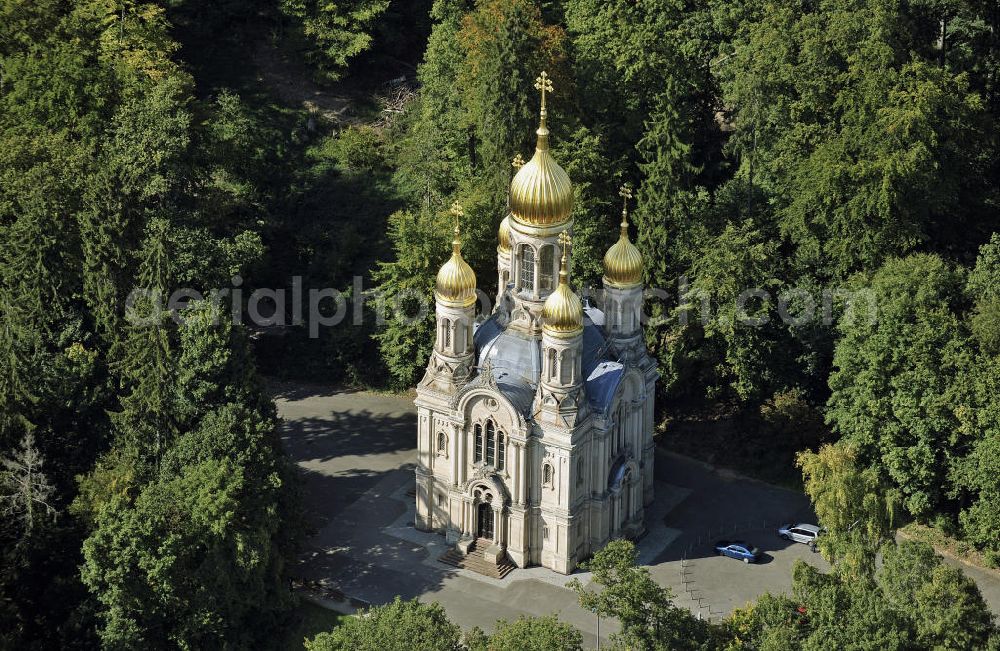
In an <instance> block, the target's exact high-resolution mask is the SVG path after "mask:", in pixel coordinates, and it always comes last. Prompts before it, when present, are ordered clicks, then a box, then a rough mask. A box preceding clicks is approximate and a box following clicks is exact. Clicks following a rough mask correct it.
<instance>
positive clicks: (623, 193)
mask: <svg viewBox="0 0 1000 651" xmlns="http://www.w3.org/2000/svg"><path fill="white" fill-rule="evenodd" d="M618 196H619V197H621V198H622V223H621V227H622V234H623V235H627V234H628V200H629V199H631V198H632V186H631V185H629V184H628V183H625V184H624V185H622V187H621V189H620V190H618Z"/></svg>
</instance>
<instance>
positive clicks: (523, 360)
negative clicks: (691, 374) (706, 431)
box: [415, 73, 658, 573]
mask: <svg viewBox="0 0 1000 651" xmlns="http://www.w3.org/2000/svg"><path fill="white" fill-rule="evenodd" d="M538 82H539V83H538V84H537V85H536V87H538V88H540V89H542V117H541V124H540V126H539V128H538V132H537V133H538V145H537V148H536V151H535V154H534V156H533V157H532V159H531V161H529V162H528V163H527V164H524V165H523V166H522V167H520V169H519V170H518V172H517V174H516V175H515V177H514V180H513V182H512V184H511V192H510V214H509V215H508V216H507V217H506V218H505V219H504V220H503V222H502V223H501V226H500V231H499V234H498V239H499V243H498V247H497V268H498V280H499V287H500V296H499V297H498V301H497V305H496V308H495V309H494V310H493V313H492V314H491V315H489V316H488V318H483V317H485V316H486V315H483V316H481V317H480V318H479V319H478V320H477V318H476V280H475V274H474V273H473V272H472V269H471V268H469V265H468V264H467V263H466V262H465V261H464V260H463V259H462V256H461V244H460V241H459V238H458V228H457V227H456V237H455V242H454V244H453V247H454V249H453V254H452V257H451V259H450V260H449V261H448V262H447V263H445V265H444V266H443V267H442V268H441V270H440V272H439V273H438V277H437V285H436V291H435V302H436V321H437V330H436V337H435V342H434V350H433V353H432V355H431V358H430V362H429V363H428V366H427V372H426V374H425V376H424V378H423V380H422V381H421V382H420V384H419V386H418V388H417V399H416V406H417V411H418V415H417V428H418V433H417V436H418V445H417V449H418V461H417V468H416V522H415V525H416V527H417V528H418V529H421V530H425V531H438V532H440V533H442V534H443V535H444V536H446V538H447V540H448V541H449V542H453V543H455V545H456V546H457V548H458V549H459V550H460V551H462V552H463V553H468V552H469V550H470V548H471V547H472V546H473V545H474V544H476V545H477V546H478V545H486V547H487V548H486V549H485V550H481V551H483V552H484V554H485V558H487V559H490V560H500V559H503V558H508V559H510V561H512V562H513V563H514V564H515V565H516V566H518V567H526V566H529V565H542V566H544V567H547V568H551V569H553V570H555V571H557V572H562V573H570V572H572V571H573V569H574V568H575V567H576V565H577V564H578V563H579V562H580V561H581V560H583V559H585V558H587V557H588V556H590V555H591V554H593V553H594V552H595V551H596V550H598V549H600V548H601V547H602V546H603V545H604V544H606V543H607V542H608V541H609V540H611V539H613V538H617V537H636V536H638V535H639V534H641V533H642V532H643V530H644V524H643V521H644V507H645V506H646V505H648V504H649V503H650V502H651V501H652V499H653V456H654V455H653V438H652V433H653V397H654V393H655V383H656V380H657V377H658V376H657V371H656V365H655V363H654V361H653V360H652V358H651V357H650V355H649V354H648V353H647V351H646V347H645V343H644V340H643V337H642V331H641V325H640V314H641V308H642V294H643V286H642V257H641V255H640V254H639V252H638V250H637V249H636V248H635V247H634V246H633V245H632V243H631V242H630V241H629V238H628V231H627V221H626V218H625V214H624V212H623V219H622V225H621V237H620V239H619V240H618V242H617V243H616V244H615V245H614V246H612V247H611V249H610V250H609V251H608V253H607V255H605V258H604V279H603V291H602V292H600V295H599V296H598V297H597V300H596V301H594V302H593V304H592V303H591V302H590V301H588V303H587V304H584V303H582V302H581V301H580V299H579V298H577V296H576V295H575V294H574V293H573V292H572V290H571V289H570V287H569V276H570V274H569V267H570V260H571V258H570V244H569V243H570V240H571V236H572V232H573V221H572V217H571V213H572V206H573V193H572V186H571V184H570V180H569V177H568V176H567V175H566V173H565V171H563V170H562V168H561V167H559V165H558V164H557V163H556V162H555V160H554V159H553V158H552V156H551V155H550V153H549V145H548V136H549V132H548V128H547V126H546V108H545V92H546V91H547V90H549V89H550V88H551V86H550V82H549V81H548V80H547V78H546V76H545V74H544V73H542V76H541V77H540V78H539V80H538ZM626 194H627V193H626ZM625 200H626V202H627V200H628V196H626V197H625ZM560 260H561V262H560ZM557 272H558V273H557ZM477 540H478V543H477V542H476V541H477Z"/></svg>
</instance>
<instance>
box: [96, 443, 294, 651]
mask: <svg viewBox="0 0 1000 651" xmlns="http://www.w3.org/2000/svg"><path fill="white" fill-rule="evenodd" d="M260 488H261V486H259V485H256V484H255V482H253V481H252V480H251V479H250V478H249V477H248V476H247V470H246V469H245V468H242V467H241V466H240V465H239V464H238V463H237V462H234V461H230V460H228V459H213V460H206V461H202V462H200V463H195V464H190V465H185V466H183V467H182V469H181V470H180V472H179V473H178V474H177V475H173V474H165V476H164V477H162V478H160V479H157V480H154V481H153V482H151V483H150V484H148V485H147V486H146V487H144V488H143V490H142V492H141V493H140V495H139V497H138V498H137V499H136V502H135V504H134V505H133V504H128V503H125V502H122V501H115V502H113V503H111V504H109V505H108V506H107V508H105V509H104V510H103V511H101V512H100V513H99V514H98V516H97V521H96V528H95V530H94V533H93V534H92V535H91V537H90V538H88V539H87V541H86V542H85V544H84V556H85V558H86V562H85V564H84V566H83V580H84V582H85V583H86V584H87V586H88V587H89V588H90V589H91V590H92V591H93V592H94V594H95V595H96V597H97V599H98V601H99V602H100V603H101V617H102V620H103V626H102V628H101V630H100V634H101V639H102V641H103V642H104V644H105V645H106V646H108V647H112V648H134V647H135V646H136V645H144V646H152V647H155V648H167V647H171V646H181V647H204V646H221V645H225V644H236V645H241V644H247V643H250V641H251V640H253V639H254V635H255V634H257V635H259V634H260V631H261V629H262V628H263V627H265V626H266V623H265V621H266V616H267V615H268V614H271V613H272V612H273V611H274V609H275V608H277V607H279V606H280V604H281V603H282V602H283V601H284V600H286V599H287V592H286V591H285V588H284V586H283V585H282V583H281V581H280V575H279V576H278V577H276V576H275V574H276V573H275V572H274V569H275V567H276V566H278V567H280V563H281V561H280V560H279V559H277V558H276V556H277V550H275V549H273V548H272V547H271V538H272V537H273V536H274V535H275V529H276V528H277V527H278V526H280V521H278V520H277V519H275V518H274V517H267V516H266V513H267V511H263V512H261V511H260V510H255V509H253V506H252V505H251V501H257V500H266V498H264V497H262V496H260V495H258V494H257V492H258V490H259V489H260ZM272 490H273V489H272ZM254 514H259V515H256V517H255V515H254ZM247 516H250V517H247ZM261 516H263V517H261Z"/></svg>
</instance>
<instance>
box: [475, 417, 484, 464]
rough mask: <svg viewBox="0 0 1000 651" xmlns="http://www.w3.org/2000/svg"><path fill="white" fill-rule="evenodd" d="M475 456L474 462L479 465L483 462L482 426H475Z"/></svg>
mask: <svg viewBox="0 0 1000 651" xmlns="http://www.w3.org/2000/svg"><path fill="white" fill-rule="evenodd" d="M475 430H476V456H475V461H476V463H479V462H480V461H482V460H483V426H482V425H479V424H478V423H477V424H476V428H475Z"/></svg>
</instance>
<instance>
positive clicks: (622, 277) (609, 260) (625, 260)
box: [604, 186, 642, 287]
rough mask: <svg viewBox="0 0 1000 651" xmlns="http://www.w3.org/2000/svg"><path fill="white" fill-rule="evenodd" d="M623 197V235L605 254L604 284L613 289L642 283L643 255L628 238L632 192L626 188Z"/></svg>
mask: <svg viewBox="0 0 1000 651" xmlns="http://www.w3.org/2000/svg"><path fill="white" fill-rule="evenodd" d="M621 196H622V197H624V199H625V207H624V208H622V223H621V235H620V236H619V238H618V241H617V242H615V243H614V244H613V245H612V246H611V248H610V249H608V252H607V253H605V254H604V283H605V284H607V285H611V286H612V287H634V286H635V285H639V284H641V283H642V254H641V253H639V249H637V248H635V245H634V244H632V242H631V240H629V238H628V200H629V199H630V198H631V197H632V191H631V190H630V189H629V188H628V187H627V186H624V187H622V190H621Z"/></svg>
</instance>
